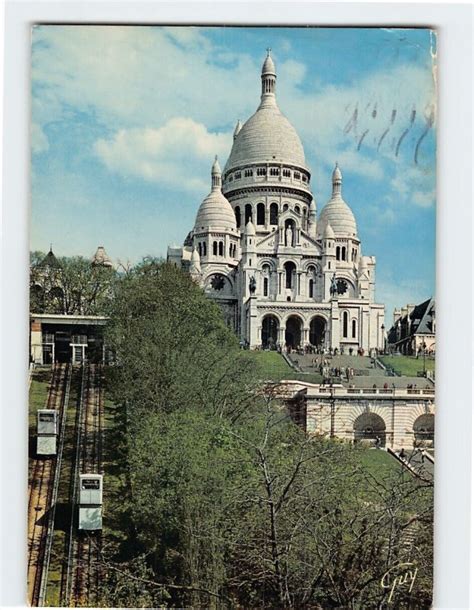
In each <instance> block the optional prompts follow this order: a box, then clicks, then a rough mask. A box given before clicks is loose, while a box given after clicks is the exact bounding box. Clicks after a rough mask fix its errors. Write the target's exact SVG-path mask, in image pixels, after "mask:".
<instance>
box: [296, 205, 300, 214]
mask: <svg viewBox="0 0 474 610" xmlns="http://www.w3.org/2000/svg"><path fill="white" fill-rule="evenodd" d="M295 212H296V213H297V214H299V213H300V212H301V210H300V206H299V205H295Z"/></svg>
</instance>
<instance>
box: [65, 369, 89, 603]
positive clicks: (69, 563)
mask: <svg viewBox="0 0 474 610" xmlns="http://www.w3.org/2000/svg"><path fill="white" fill-rule="evenodd" d="M86 370H87V365H83V367H82V378H81V393H80V397H79V408H78V409H77V413H76V428H77V431H76V453H75V457H74V468H73V469H72V477H73V478H72V481H73V483H72V485H73V487H72V493H71V522H70V525H69V536H68V541H69V543H68V554H67V563H66V585H65V605H66V606H69V605H70V594H71V580H72V569H73V558H72V555H73V550H74V525H75V519H74V514H75V510H76V501H77V483H78V480H79V457H80V451H81V438H82V412H83V409H84V393H85V392H84V389H85V385H86V384H85V380H86Z"/></svg>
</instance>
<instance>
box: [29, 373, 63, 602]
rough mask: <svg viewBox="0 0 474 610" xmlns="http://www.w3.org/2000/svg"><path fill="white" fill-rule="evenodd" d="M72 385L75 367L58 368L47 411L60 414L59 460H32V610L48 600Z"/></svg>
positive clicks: (53, 458) (56, 456) (30, 566)
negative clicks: (45, 596) (72, 373)
mask: <svg viewBox="0 0 474 610" xmlns="http://www.w3.org/2000/svg"><path fill="white" fill-rule="evenodd" d="M70 385H71V366H70V365H67V364H56V365H54V367H53V371H52V377H51V384H50V388H49V393H48V398H47V404H46V407H47V408H48V409H56V410H57V411H58V412H59V438H58V450H57V454H56V455H55V456H51V457H48V456H35V457H34V458H32V461H33V464H32V468H31V471H30V480H29V497H28V576H27V582H28V601H29V603H30V605H31V606H41V605H42V604H43V600H44V594H45V588H46V582H47V576H48V566H49V558H50V553H51V545H52V539H53V530H54V509H55V504H56V497H57V491H58V485H59V471H60V466H61V458H62V450H63V436H64V435H63V431H64V425H65V420H66V409H67V402H68V397H69V390H70Z"/></svg>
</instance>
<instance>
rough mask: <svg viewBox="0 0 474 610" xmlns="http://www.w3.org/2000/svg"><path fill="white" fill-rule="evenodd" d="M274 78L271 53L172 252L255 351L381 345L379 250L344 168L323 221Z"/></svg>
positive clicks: (337, 169) (171, 256)
mask: <svg viewBox="0 0 474 610" xmlns="http://www.w3.org/2000/svg"><path fill="white" fill-rule="evenodd" d="M276 80H277V74H276V70H275V64H274V62H273V59H272V57H271V56H270V53H268V54H267V57H266V59H265V61H264V64H263V67H262V73H261V99H260V104H259V106H258V108H257V110H256V112H255V113H254V114H253V115H252V116H251V117H250V118H249V119H248V120H247V121H246V122H245V123H244V124H243V125H242V124H241V123H240V121H239V122H238V123H237V126H236V128H235V131H234V141H233V145H232V149H231V151H230V155H229V158H228V160H227V163H226V164H225V167H224V171H223V172H222V171H221V168H220V165H219V162H218V160H217V157H216V160H215V161H214V163H213V165H212V170H211V191H210V193H209V195H207V197H206V198H205V199H204V200H203V202H202V203H201V205H200V206H199V209H198V211H197V215H196V221H195V224H194V228H193V229H192V231H191V232H190V233H189V234H188V236H187V238H186V240H185V242H184V245H183V247H180V248H168V260H170V261H173V262H175V263H176V264H177V265H180V266H182V267H183V268H185V269H187V270H188V271H189V273H190V274H191V275H192V277H193V278H194V279H195V281H196V282H198V283H199V284H200V285H201V286H202V287H203V289H204V290H205V292H206V294H207V295H208V296H209V297H210V298H212V299H214V300H215V301H216V302H217V303H218V304H219V305H220V306H221V308H222V311H223V313H224V316H225V319H226V321H227V323H228V324H229V326H231V327H232V328H233V329H234V330H235V332H236V333H237V334H238V336H239V337H240V339H241V341H242V343H244V344H246V345H248V346H249V347H250V348H251V349H254V348H260V347H261V348H270V349H276V348H281V349H290V348H291V349H295V348H298V347H305V346H307V345H312V346H314V347H317V348H323V349H329V348H332V349H336V348H337V349H341V348H344V350H346V351H349V350H350V349H352V350H358V349H363V350H365V351H368V350H370V349H374V348H376V349H381V348H383V346H384V328H385V327H384V306H383V305H382V304H378V303H376V302H375V257H374V256H364V255H363V253H362V245H361V241H360V239H359V234H358V230H357V223H356V219H355V217H354V214H353V213H352V210H351V209H350V206H349V204H348V203H347V202H346V201H345V199H344V197H343V188H342V186H343V176H342V171H341V168H340V167H338V165H337V164H336V167H335V169H334V172H333V174H332V196H331V198H330V200H329V201H328V202H327V203H326V205H325V206H324V207H323V209H322V211H321V214H320V216H319V219H318V218H317V206H316V201H315V198H314V195H313V192H312V188H311V172H310V168H309V167H308V165H307V163H306V160H305V154H304V148H303V145H302V143H301V140H300V138H299V136H298V134H297V132H296V130H295V129H294V127H293V126H292V125H291V123H290V122H289V121H288V119H287V118H286V117H285V116H284V115H283V114H282V112H281V111H280V109H279V107H278V104H277V98H276Z"/></svg>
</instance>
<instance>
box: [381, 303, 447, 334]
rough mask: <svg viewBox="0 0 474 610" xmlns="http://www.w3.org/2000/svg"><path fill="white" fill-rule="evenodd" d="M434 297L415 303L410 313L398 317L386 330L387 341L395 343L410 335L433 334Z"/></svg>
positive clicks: (434, 316)
mask: <svg viewBox="0 0 474 610" xmlns="http://www.w3.org/2000/svg"><path fill="white" fill-rule="evenodd" d="M435 318H436V308H435V299H434V297H431V298H429V299H427V300H426V301H423V303H420V304H419V305H416V306H415V307H414V308H413V309H412V310H411V311H410V313H407V314H405V315H404V316H401V317H400V318H398V320H397V321H396V322H395V324H394V325H393V326H392V327H391V328H390V330H389V332H388V341H389V343H396V342H397V341H400V340H402V339H406V338H407V337H411V336H412V335H415V334H416V335H420V334H421V335H433V334H434V333H435Z"/></svg>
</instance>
